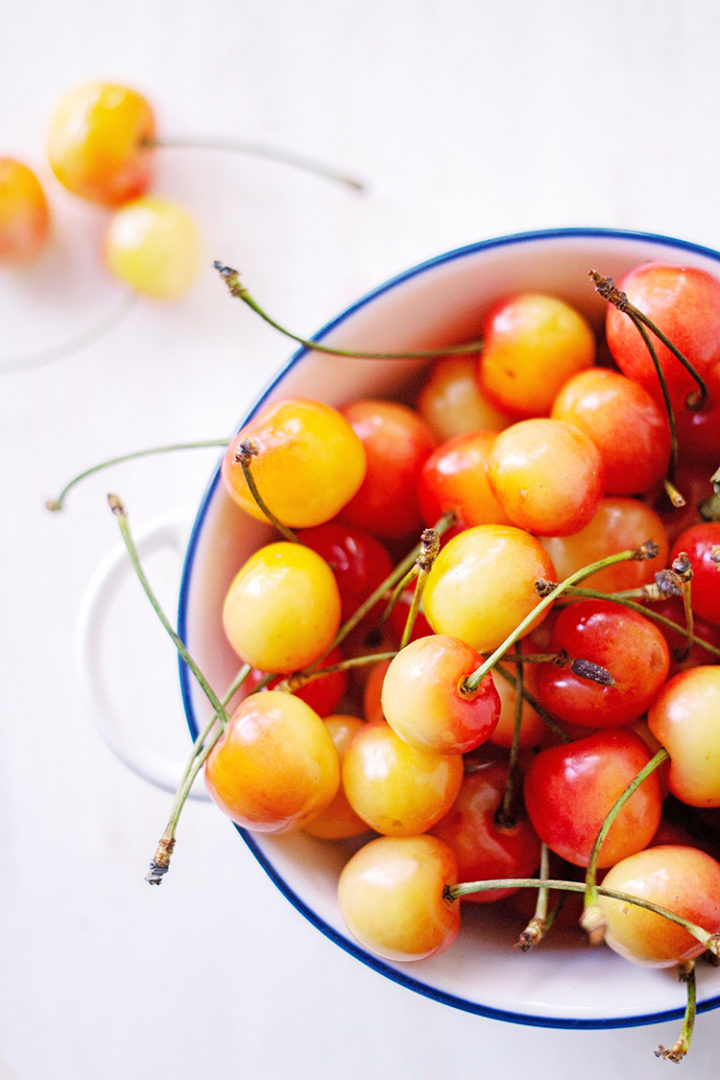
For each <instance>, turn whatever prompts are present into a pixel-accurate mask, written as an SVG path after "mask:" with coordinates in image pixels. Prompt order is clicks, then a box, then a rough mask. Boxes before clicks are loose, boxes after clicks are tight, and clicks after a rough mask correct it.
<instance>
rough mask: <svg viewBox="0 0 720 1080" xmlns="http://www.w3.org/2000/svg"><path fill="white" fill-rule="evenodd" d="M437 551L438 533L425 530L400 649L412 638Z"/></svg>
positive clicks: (416, 561) (438, 544) (421, 538)
mask: <svg viewBox="0 0 720 1080" xmlns="http://www.w3.org/2000/svg"><path fill="white" fill-rule="evenodd" d="M439 550H440V536H439V534H438V532H437V531H436V530H435V529H425V530H424V531H423V534H422V536H421V537H420V554H419V555H418V557H417V559H416V560H415V565H416V567H417V581H416V583H415V589H414V590H413V595H412V600H411V602H410V610H409V611H408V615H407V619H406V620H405V626H404V628H403V633H402V637H401V639H400V648H401V649H404V648H405V646H406V645H407V643H408V642H409V641H410V638H411V636H412V631H413V626H414V625H415V619H416V618H417V615H418V612H419V611H420V604H421V602H422V595H423V592H424V591H425V585H426V583H427V578H428V574H429V573H430V570H431V569H432V564H433V563H434V562H435V559H436V558H437V553H438V551H439Z"/></svg>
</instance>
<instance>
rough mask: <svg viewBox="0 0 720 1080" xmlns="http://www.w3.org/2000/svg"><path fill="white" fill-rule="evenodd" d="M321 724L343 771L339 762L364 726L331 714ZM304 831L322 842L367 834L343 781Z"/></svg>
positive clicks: (357, 720) (353, 719)
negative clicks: (349, 800) (327, 804)
mask: <svg viewBox="0 0 720 1080" xmlns="http://www.w3.org/2000/svg"><path fill="white" fill-rule="evenodd" d="M324 723H325V727H326V728H327V729H328V731H329V732H330V737H331V738H332V741H333V743H334V745H335V749H336V750H337V755H338V760H339V762H340V767H341V770H342V763H343V760H344V758H345V754H346V753H347V749H348V747H349V745H350V743H351V742H352V740H353V739H354V738H355V736H356V735H357V733H358V731H360V730H361V729H362V728H363V727H364V726H365V721H364V720H361V719H360V718H359V717H357V716H348V715H347V714H345V713H333V714H332V715H330V716H326V717H325V718H324ZM341 777H342V772H341ZM306 831H307V832H309V833H310V835H311V836H317V837H318V838H319V839H321V840H345V839H347V838H348V837H350V836H361V835H362V834H363V833H365V832H368V827H367V824H366V823H365V822H364V821H363V819H362V818H361V817H359V816H358V815H357V814H356V813H355V811H354V810H353V808H352V806H351V805H350V803H349V802H348V799H347V795H346V794H345V789H344V787H343V784H342V778H341V781H340V787H339V788H338V791H337V794H336V796H335V798H334V799H333V801H332V802H331V803H330V805H329V806H326V807H325V809H324V810H323V811H322V812H321V813H320V814H318V815H317V817H314V818H313V819H312V821H311V822H310V824H309V825H308V826H307V827H306Z"/></svg>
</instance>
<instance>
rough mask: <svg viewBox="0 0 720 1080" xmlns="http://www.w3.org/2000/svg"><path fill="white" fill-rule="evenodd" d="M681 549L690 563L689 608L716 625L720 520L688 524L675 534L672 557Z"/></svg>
mask: <svg viewBox="0 0 720 1080" xmlns="http://www.w3.org/2000/svg"><path fill="white" fill-rule="evenodd" d="M682 551H684V552H685V553H686V554H687V555H688V556H689V558H690V564H691V566H692V572H693V576H692V585H691V587H690V596H691V599H692V608H693V611H695V612H697V614H698V615H699V616H700V617H701V618H703V619H707V621H708V622H711V623H713V624H714V625H715V626H718V625H720V521H705V522H703V523H702V524H700V525H691V526H690V528H689V529H685V531H684V532H681V533H680V535H679V536H678V537H677V538H676V540H675V543H674V544H673V546H672V551H671V552H670V560H671V561H672V560H673V559H674V558H675V557H676V556H677V555H678V554H679V553H680V552H682Z"/></svg>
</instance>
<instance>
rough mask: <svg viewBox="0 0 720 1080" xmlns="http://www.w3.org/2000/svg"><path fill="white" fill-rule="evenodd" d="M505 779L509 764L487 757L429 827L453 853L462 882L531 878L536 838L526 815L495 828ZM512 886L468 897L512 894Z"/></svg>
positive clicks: (482, 899)
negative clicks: (447, 807) (443, 812)
mask: <svg viewBox="0 0 720 1080" xmlns="http://www.w3.org/2000/svg"><path fill="white" fill-rule="evenodd" d="M507 781H508V769H507V766H506V765H504V764H502V763H501V762H496V761H492V762H490V761H488V762H485V763H483V764H480V765H477V766H474V767H473V769H472V771H471V772H469V773H467V774H466V775H465V776H464V777H463V782H462V787H461V788H460V791H459V793H458V796H457V798H456V800H455V802H454V803H453V805H452V807H451V808H450V810H449V811H448V812H447V814H446V815H445V817H443V818H441V820H440V821H439V822H438V823H437V825H434V826H433V827H432V830H431V832H432V835H433V836H438V837H439V838H440V839H441V840H443V841H444V842H445V843H446V844H447V845H448V846H449V847H450V848H452V850H453V852H454V853H455V857H456V858H457V861H458V876H459V878H460V879H461V880H462V881H482V880H488V879H491V878H513V877H530V876H531V875H532V874H534V873H535V871H536V870H537V868H538V866H539V864H540V840H539V839H538V836H537V834H536V832H535V830H534V829H533V827H532V826H531V825H530V823H529V822H528V821H527V819H525V818H518V819H517V820H516V822H515V824H514V825H512V826H511V827H506V826H503V827H501V826H499V825H498V824H497V814H498V811H499V809H500V806H501V804H502V801H503V796H504V793H505V787H506V785H507ZM514 892H515V890H514V889H511V888H508V889H493V890H488V891H487V892H478V893H471V894H469V895H468V896H467V897H466V899H467V900H469V901H472V902H475V903H488V902H490V901H493V900H500V899H504V898H505V897H507V896H511V895H512V894H513V893H514Z"/></svg>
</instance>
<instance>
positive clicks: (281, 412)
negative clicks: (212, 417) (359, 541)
mask: <svg viewBox="0 0 720 1080" xmlns="http://www.w3.org/2000/svg"><path fill="white" fill-rule="evenodd" d="M246 439H250V440H251V441H252V443H253V444H254V446H255V447H256V448H257V454H256V456H255V457H253V458H252V463H251V468H252V474H253V478H254V480H255V483H256V485H257V488H258V491H259V492H260V495H261V496H262V498H263V499H264V500H265V502H266V505H267V506H268V507H269V509H270V510H271V511H272V512H273V513H274V514H275V515H276V516H277V517H278V518H279V520H280V521H281V522H282V523H283V524H284V525H288V526H289V527H290V528H296V529H302V528H309V527H310V526H313V525H321V524H323V522H326V521H329V520H330V519H331V518H333V517H335V515H336V514H337V512H338V510H340V509H341V507H343V506H344V505H345V503H346V502H347V501H348V499H350V498H351V497H352V496H353V495H354V493H355V492H356V491H357V490H358V488H359V487H360V484H361V483H362V481H363V478H364V476H365V466H366V457H365V450H364V449H363V445H362V443H361V442H360V440H359V439H358V437H357V435H356V434H355V433H354V431H353V430H352V428H351V427H350V425H349V423H348V422H347V420H346V419H345V418H344V417H343V416H342V415H341V414H340V413H339V412H338V410H337V409H334V408H333V407H332V406H331V405H325V404H323V403H322V402H319V401H312V400H309V399H306V398H283V399H282V400H279V401H274V402H272V403H271V404H270V405H267V406H266V407H265V408H264V409H262V410H261V412H259V413H258V414H257V416H254V417H253V418H252V419H251V420H249V421H248V422H247V424H245V426H244V427H243V428H242V429H241V430H240V431H239V432H238V434H237V435H236V436H235V438H234V439H233V440H232V441H231V443H230V445H229V446H228V448H227V450H226V452H225V454H224V456H223V460H222V478H223V482H224V483H225V486H226V489H227V491H228V493H229V495H230V496H231V497H232V498H233V499H234V500H235V501H236V502H237V503H238V504H239V505H240V506H241V507H242V508H243V510H246V511H247V513H248V514H250V515H251V516H252V517H254V518H257V519H258V521H265V520H266V518H265V515H264V513H263V512H262V511H261V510H260V509H259V508H258V505H257V503H256V502H255V499H254V498H253V496H252V494H251V492H250V489H249V488H248V485H247V482H246V480H245V476H244V474H243V470H242V466H241V465H240V464H239V462H238V461H236V451H237V448H238V446H239V444H240V443H241V442H243V440H246Z"/></svg>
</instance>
